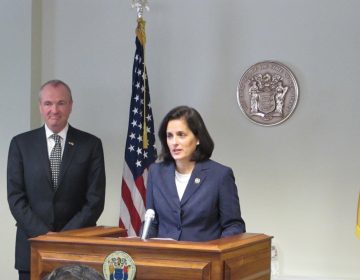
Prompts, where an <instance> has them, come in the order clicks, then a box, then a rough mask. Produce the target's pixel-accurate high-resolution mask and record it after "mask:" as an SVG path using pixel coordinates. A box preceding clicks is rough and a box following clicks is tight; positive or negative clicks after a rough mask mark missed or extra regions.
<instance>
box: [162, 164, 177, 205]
mask: <svg viewBox="0 0 360 280" xmlns="http://www.w3.org/2000/svg"><path fill="white" fill-rule="evenodd" d="M163 178H164V182H165V184H164V188H161V190H162V192H163V194H164V197H166V198H167V199H168V200H169V201H170V203H169V205H177V206H179V205H180V200H179V195H178V193H177V189H176V185H175V164H174V163H171V164H168V165H166V166H165V168H164V174H163Z"/></svg>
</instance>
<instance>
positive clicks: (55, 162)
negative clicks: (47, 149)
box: [50, 134, 61, 190]
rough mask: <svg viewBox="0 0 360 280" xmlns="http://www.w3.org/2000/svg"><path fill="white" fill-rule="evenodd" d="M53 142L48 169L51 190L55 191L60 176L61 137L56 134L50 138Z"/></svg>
mask: <svg viewBox="0 0 360 280" xmlns="http://www.w3.org/2000/svg"><path fill="white" fill-rule="evenodd" d="M50 137H51V138H52V139H54V140H55V146H54V148H53V149H52V151H51V153H50V167H51V180H52V185H53V188H54V189H55V190H56V189H57V187H58V186H59V185H58V180H59V174H60V164H61V142H60V139H61V137H60V136H59V135H57V134H53V135H51V136H50Z"/></svg>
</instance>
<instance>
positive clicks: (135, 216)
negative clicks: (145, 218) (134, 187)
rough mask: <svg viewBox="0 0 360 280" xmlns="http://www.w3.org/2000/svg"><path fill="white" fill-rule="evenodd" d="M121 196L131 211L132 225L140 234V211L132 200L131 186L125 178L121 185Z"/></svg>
mask: <svg viewBox="0 0 360 280" xmlns="http://www.w3.org/2000/svg"><path fill="white" fill-rule="evenodd" d="M121 196H122V198H123V201H124V203H125V205H126V208H127V209H128V211H129V215H130V219H131V225H132V227H133V228H134V230H135V232H136V234H137V235H138V234H139V231H140V227H141V218H140V216H139V213H138V211H137V210H136V207H135V206H134V202H133V200H132V197H131V193H130V190H129V187H128V185H127V184H126V182H125V180H124V179H123V180H122V185H121Z"/></svg>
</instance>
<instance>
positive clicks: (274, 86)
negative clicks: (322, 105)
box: [237, 61, 299, 126]
mask: <svg viewBox="0 0 360 280" xmlns="http://www.w3.org/2000/svg"><path fill="white" fill-rule="evenodd" d="M298 97H299V88H298V84H297V81H296V79H295V76H294V75H293V73H292V72H291V71H290V69H289V68H287V67H286V66H285V65H283V64H281V63H279V62H275V61H263V62H259V63H256V64H254V65H253V66H251V67H250V68H249V69H248V70H246V72H245V73H244V74H243V76H242V77H241V79H240V81H239V84H238V87H237V100H238V104H239V107H240V109H241V110H242V112H243V113H244V114H245V115H246V116H247V117H248V118H249V119H250V120H251V121H253V122H255V123H257V124H260V125H264V126H271V125H276V124H279V123H282V122H283V121H285V120H286V119H287V118H289V117H290V115H291V114H292V112H293V111H294V109H295V107H296V104H297V101H298Z"/></svg>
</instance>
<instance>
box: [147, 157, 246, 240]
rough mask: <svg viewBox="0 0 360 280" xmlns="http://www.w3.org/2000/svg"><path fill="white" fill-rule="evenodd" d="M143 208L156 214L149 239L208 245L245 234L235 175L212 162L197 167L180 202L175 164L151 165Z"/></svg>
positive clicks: (228, 169)
mask: <svg viewBox="0 0 360 280" xmlns="http://www.w3.org/2000/svg"><path fill="white" fill-rule="evenodd" d="M146 208H147V209H154V210H155V220H154V222H153V224H152V230H151V232H152V235H153V236H150V237H159V238H172V239H175V240H187V241H207V240H213V239H218V238H221V237H225V236H230V235H234V234H238V233H242V232H245V223H244V220H243V219H242V218H241V212H240V203H239V197H238V190H237V187H236V185H235V179H234V174H233V172H232V170H231V169H230V168H229V167H226V166H224V165H221V164H219V163H217V162H215V161H212V160H206V161H204V162H198V163H196V165H195V168H194V170H193V172H192V174H191V177H190V180H189V183H188V185H187V187H186V190H185V193H184V195H183V197H182V199H181V201H180V200H179V196H178V193H177V190H176V185H175V164H174V163H173V162H160V163H154V164H152V165H151V166H150V169H149V174H148V181H147V199H146ZM154 227H155V231H154Z"/></svg>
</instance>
